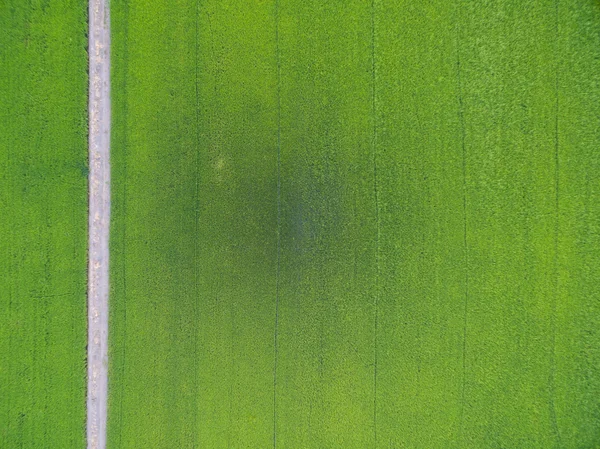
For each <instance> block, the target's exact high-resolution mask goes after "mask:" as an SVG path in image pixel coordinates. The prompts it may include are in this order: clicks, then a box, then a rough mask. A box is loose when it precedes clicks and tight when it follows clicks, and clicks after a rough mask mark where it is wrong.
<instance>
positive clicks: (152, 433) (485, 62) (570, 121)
mask: <svg viewBox="0 0 600 449" xmlns="http://www.w3.org/2000/svg"><path fill="white" fill-rule="evenodd" d="M112 28H113V49H112V52H113V60H112V65H113V85H112V92H113V114H114V115H113V140H112V145H113V148H112V166H113V189H114V190H113V200H114V203H113V204H114V209H113V223H112V228H111V233H112V241H111V263H112V265H111V267H112V268H111V270H112V271H111V276H112V296H111V321H110V326H111V333H110V360H111V365H110V393H109V394H110V398H109V444H110V446H111V447H115V448H140V447H148V448H150V447H152V448H188V447H189V448H192V447H206V448H211V449H218V448H242V447H244V448H257V449H258V448H260V449H264V448H271V447H273V448H275V447H276V448H282V449H301V448H314V449H324V448H340V449H341V448H343V449H352V448H361V449H364V448H386V449H387V448H473V449H480V448H540V449H541V448H544V449H547V448H572V449H576V448H595V447H599V446H600V282H599V281H598V279H600V196H599V195H600V175H599V173H600V152H599V149H600V4H599V3H598V2H597V1H595V0H572V1H566V0H557V1H546V0H544V1H533V0H526V1H522V0H512V1H509V0H504V1H500V0H498V1H485V2H470V1H423V2H421V1H404V0H401V1H397V0H374V1H372V2H370V1H363V0H360V1H359V0H349V1H317V0H266V1H258V0H253V1H239V0H238V1H234V0H218V1H217V0H203V1H197V2H196V1H193V0H177V1H173V0H156V1H153V2H150V3H149V2H146V1H142V0H131V1H125V0H114V1H113V2H112Z"/></svg>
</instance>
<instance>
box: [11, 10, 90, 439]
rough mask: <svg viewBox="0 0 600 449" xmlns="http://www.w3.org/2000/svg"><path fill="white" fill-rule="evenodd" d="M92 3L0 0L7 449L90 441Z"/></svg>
mask: <svg viewBox="0 0 600 449" xmlns="http://www.w3.org/2000/svg"><path fill="white" fill-rule="evenodd" d="M86 8H87V4H86V2H83V1H80V0H57V1H52V2H39V1H34V2H27V3H26V2H20V1H3V2H0V217H1V218H0V254H1V256H0V447H2V448H7V449H11V448H31V449H33V448H42V447H44V448H82V447H84V445H85V441H84V438H85V433H84V429H85V384H86V375H85V354H86V352H85V351H86V336H87V334H86V263H87V262H86V256H87V253H86V246H87V73H86V70H87V53H86V47H87V40H86V30H87V23H86V16H87V10H86Z"/></svg>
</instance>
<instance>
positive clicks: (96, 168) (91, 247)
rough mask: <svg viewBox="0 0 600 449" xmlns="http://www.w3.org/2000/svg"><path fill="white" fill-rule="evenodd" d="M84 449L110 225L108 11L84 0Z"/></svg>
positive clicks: (104, 372)
mask: <svg viewBox="0 0 600 449" xmlns="http://www.w3.org/2000/svg"><path fill="white" fill-rule="evenodd" d="M88 8H89V30H88V57H89V92H88V117H89V125H88V126H89V131H88V132H89V135H88V138H89V142H88V144H89V186H88V189H89V211H88V298H87V301H88V304H87V305H88V312H87V313H88V353H87V403H86V408H87V421H86V441H87V448H88V449H105V448H106V416H107V413H106V412H107V390H108V289H109V284H108V238H109V234H108V232H109V225H110V15H109V8H108V0H89V5H88Z"/></svg>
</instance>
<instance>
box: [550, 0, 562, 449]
mask: <svg viewBox="0 0 600 449" xmlns="http://www.w3.org/2000/svg"><path fill="white" fill-rule="evenodd" d="M558 4H559V2H558V0H555V2H554V39H555V42H554V46H555V49H554V54H555V58H556V61H555V67H554V70H555V73H554V95H555V99H554V195H555V196H554V261H553V264H554V292H553V296H552V311H551V318H550V319H551V324H550V328H551V330H550V332H551V351H550V373H549V374H550V375H549V388H550V397H549V408H550V422H551V425H552V431H553V432H554V436H555V438H556V443H557V445H558V447H562V441H561V436H560V430H559V428H558V420H557V417H556V404H555V401H556V392H555V391H556V387H555V384H556V307H557V302H558V289H559V287H560V286H559V281H558V278H559V263H558V246H559V245H558V240H559V236H560V159H559V106H560V105H559V68H560V67H559V65H560V60H559V56H558V55H559V48H558V47H559V45H558V44H559V25H558V24H559V15H558V9H559V8H558Z"/></svg>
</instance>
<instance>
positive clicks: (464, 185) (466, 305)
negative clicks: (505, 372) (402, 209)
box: [455, 1, 469, 443]
mask: <svg viewBox="0 0 600 449" xmlns="http://www.w3.org/2000/svg"><path fill="white" fill-rule="evenodd" d="M458 5H459V6H458V17H457V19H456V24H455V34H456V81H457V87H458V120H459V125H460V142H461V158H462V167H461V169H462V197H463V198H462V208H463V211H462V212H463V248H464V285H465V290H464V302H463V329H462V330H463V339H462V340H463V341H462V368H461V369H462V380H461V388H460V412H459V429H458V431H459V437H458V439H459V443H460V440H461V439H462V433H463V426H464V414H465V389H466V375H467V337H468V335H467V330H468V313H469V241H468V218H467V211H468V201H467V193H468V188H467V149H466V129H465V114H464V103H463V86H462V78H461V40H460V20H461V14H460V12H461V8H460V1H459V2H458Z"/></svg>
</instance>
